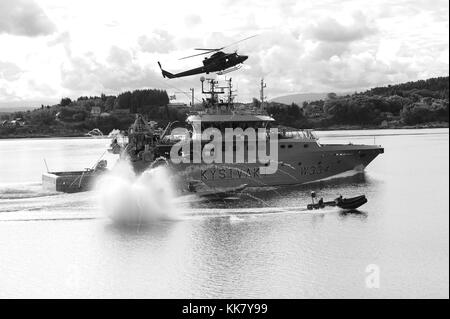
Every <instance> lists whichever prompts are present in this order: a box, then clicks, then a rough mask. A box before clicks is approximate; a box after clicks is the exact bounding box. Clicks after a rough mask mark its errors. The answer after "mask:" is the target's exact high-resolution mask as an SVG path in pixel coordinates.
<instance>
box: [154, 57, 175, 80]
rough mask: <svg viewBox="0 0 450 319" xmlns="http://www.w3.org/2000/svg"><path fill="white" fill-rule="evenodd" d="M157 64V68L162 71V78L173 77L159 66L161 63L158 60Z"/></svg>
mask: <svg viewBox="0 0 450 319" xmlns="http://www.w3.org/2000/svg"><path fill="white" fill-rule="evenodd" d="M158 65H159V68H160V69H161V72H162V75H163V77H164V78H169V79H173V78H174V77H175V76H174V75H173V74H172V73H170V72H167V71H166V70H164V69H163V68H162V66H161V63H159V61H158Z"/></svg>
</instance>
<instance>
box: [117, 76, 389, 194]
mask: <svg viewBox="0 0 450 319" xmlns="http://www.w3.org/2000/svg"><path fill="white" fill-rule="evenodd" d="M205 82H206V85H205ZM201 83H202V93H203V94H206V95H207V96H209V97H207V98H206V99H203V103H202V106H201V108H200V110H197V111H192V112H190V114H189V115H188V117H187V119H186V121H185V123H180V122H174V123H169V125H168V126H167V127H166V129H165V130H164V131H163V132H160V133H159V134H158V133H157V132H155V130H154V129H152V128H151V127H150V126H149V125H148V124H147V122H146V121H144V119H143V117H142V116H139V115H138V116H137V118H136V121H135V123H134V124H133V125H132V126H131V127H130V129H129V132H128V142H126V143H124V144H122V145H119V143H118V141H117V139H115V140H114V141H113V143H112V145H111V146H112V147H111V149H110V150H111V151H112V152H113V153H116V154H121V157H126V158H128V159H129V160H130V161H131V163H132V165H133V167H134V169H135V171H136V172H142V171H144V170H146V169H148V168H149V167H154V166H155V165H159V164H161V163H163V164H165V165H168V166H169V167H170V168H171V170H172V171H173V173H174V174H175V176H177V178H178V181H177V185H178V186H179V187H180V188H181V189H187V190H195V188H196V187H197V186H198V185H202V186H205V187H207V188H209V189H233V188H235V189H238V188H240V187H242V186H243V185H245V186H249V187H261V186H277V185H292V184H304V183H310V182H315V181H320V180H326V179H331V178H333V177H337V176H340V175H341V174H343V173H346V172H349V171H363V170H364V168H365V167H366V166H367V165H369V163H370V162H372V160H374V159H375V157H377V156H378V154H381V153H383V152H384V149H383V148H382V147H381V146H376V145H353V144H321V143H320V142H319V139H318V138H317V137H316V135H315V134H314V132H313V131H312V130H297V129H291V128H286V127H278V134H277V136H276V137H277V138H276V145H275V147H277V152H278V154H277V160H276V163H275V164H276V166H277V167H276V171H275V172H274V173H271V174H266V173H264V172H263V171H264V167H267V166H268V165H269V164H273V163H265V164H264V165H262V164H261V163H259V162H258V161H256V162H255V161H251V160H249V157H248V156H249V154H251V151H253V149H252V147H255V145H256V144H255V143H253V144H252V143H251V142H252V141H251V140H249V139H248V137H247V138H246V137H245V136H236V137H235V140H233V143H232V144H226V143H223V144H222V151H223V152H222V153H223V156H225V153H227V152H233V155H235V154H236V153H237V152H239V151H241V152H243V154H244V161H243V162H241V163H237V162H235V163H224V162H223V161H222V163H211V164H206V163H204V162H201V163H198V162H197V163H194V162H193V161H192V158H193V157H194V156H195V152H196V150H195V148H194V147H192V146H193V143H195V141H197V142H198V143H199V145H201V150H202V152H203V151H204V148H205V146H206V144H208V143H209V142H210V139H205V137H204V136H203V137H202V133H203V132H204V131H205V130H206V129H208V128H211V127H212V128H216V129H217V130H219V131H220V132H222V133H223V132H224V131H225V129H227V128H232V129H235V128H242V129H243V130H246V129H248V128H254V129H255V130H256V129H258V128H259V129H263V130H266V131H267V133H268V132H269V131H270V129H272V128H276V127H277V125H276V122H275V120H274V118H273V117H272V116H270V115H269V114H267V112H266V110H265V109H264V103H261V104H262V106H261V107H259V108H255V107H242V106H241V107H238V106H235V103H234V102H233V100H234V97H235V96H234V95H233V90H232V84H231V79H229V80H227V85H226V86H220V85H219V82H218V81H216V80H214V79H205V78H204V77H202V78H201ZM208 84H209V88H208V87H207V88H205V86H208ZM263 88H264V86H263V85H262V86H261V90H263ZM222 96H223V97H224V99H221V98H220V97H222ZM261 96H263V94H261ZM180 132H182V133H180ZM267 136H268V135H267ZM257 138H260V136H259V135H258V136H257ZM270 138H273V136H272V135H271V137H270ZM270 138H268V139H267V141H266V143H267V145H268V144H269V143H270ZM239 139H241V143H238V140H239ZM177 143H178V145H180V144H181V145H183V143H185V144H189V146H190V148H188V149H190V152H189V154H182V152H181V151H179V154H180V156H182V157H183V158H187V159H188V161H187V162H181V163H174V162H173V161H171V158H170V154H171V149H172V147H174V145H175V144H177ZM242 147H243V149H240V148H242ZM256 147H258V146H256ZM268 149H269V148H268ZM197 151H199V150H197Z"/></svg>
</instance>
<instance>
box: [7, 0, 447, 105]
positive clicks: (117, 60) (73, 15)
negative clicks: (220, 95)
mask: <svg viewBox="0 0 450 319" xmlns="http://www.w3.org/2000/svg"><path fill="white" fill-rule="evenodd" d="M252 35H257V36H256V37H254V38H251V39H249V40H247V41H244V42H241V43H239V44H238V45H236V46H232V47H230V48H228V49H227V50H229V51H230V52H232V51H234V50H237V52H238V53H240V54H244V55H249V59H248V60H247V61H245V63H244V67H243V68H242V69H241V70H239V71H235V72H232V73H229V74H228V75H227V77H232V78H233V83H234V87H235V88H236V89H237V94H238V100H239V101H249V100H251V98H252V97H259V81H260V79H261V78H262V77H263V78H264V79H265V81H266V82H267V89H266V95H267V97H268V98H269V99H270V98H274V97H277V96H281V95H285V94H292V93H313V92H353V91H360V90H364V89H367V88H371V87H374V86H379V85H387V84H395V83H401V82H406V81H414V80H418V79H426V78H430V77H436V76H447V75H448V74H449V3H448V1H447V0H395V1H393V0H390V1H387V0H372V1H363V0H358V1H355V0H312V1H310V0H214V1H211V0H209V1H196V0H190V1H173V0H164V1H148V0H147V1H137V0H127V1H111V0H89V1H86V0H0V111H1V109H2V108H6V107H9V106H17V105H33V104H37V105H38V106H39V105H40V103H44V104H45V103H49V104H52V103H56V102H58V101H59V100H60V99H61V97H66V96H67V97H70V98H72V99H74V98H77V97H79V96H84V95H88V96H90V95H100V94H101V93H104V94H107V95H108V94H118V93H120V92H123V91H126V90H134V89H142V88H161V89H166V90H167V91H168V93H169V94H173V93H176V95H177V99H178V100H179V101H183V100H187V97H186V95H187V94H184V93H180V92H187V91H189V88H191V87H193V88H195V89H196V91H197V92H198V91H199V90H200V82H199V77H196V76H192V77H186V78H182V79H172V80H169V79H164V78H163V77H162V76H161V73H160V71H159V67H158V65H157V61H160V62H161V64H162V65H163V67H164V68H165V69H167V70H168V71H171V72H178V71H183V70H186V69H189V68H194V67H198V66H200V65H201V61H202V57H196V58H191V59H186V60H179V58H181V57H183V56H185V55H189V54H194V53H196V52H195V51H194V50H193V48H196V47H222V46H224V45H227V44H229V43H232V42H235V41H237V40H239V39H242V38H245V37H249V36H252ZM225 51H226V50H225ZM218 79H219V80H223V79H224V76H219V77H218Z"/></svg>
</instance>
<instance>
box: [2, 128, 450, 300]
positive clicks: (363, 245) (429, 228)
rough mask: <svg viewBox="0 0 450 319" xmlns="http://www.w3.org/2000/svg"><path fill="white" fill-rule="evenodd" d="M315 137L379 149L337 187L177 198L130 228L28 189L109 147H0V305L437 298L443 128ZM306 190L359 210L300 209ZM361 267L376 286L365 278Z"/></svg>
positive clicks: (72, 199) (443, 294)
mask: <svg viewBox="0 0 450 319" xmlns="http://www.w3.org/2000/svg"><path fill="white" fill-rule="evenodd" d="M319 136H320V137H321V142H323V143H340V142H344V143H347V142H349V141H351V142H353V143H355V144H356V143H366V144H373V143H374V136H375V142H376V143H377V144H381V145H383V146H384V147H385V154H382V155H380V156H379V157H378V158H376V159H375V161H374V162H372V163H371V164H370V165H369V167H368V168H367V170H366V172H365V174H364V175H357V176H353V177H349V178H346V179H342V180H332V181H328V182H326V183H319V184H312V185H307V186H296V187H278V188H270V189H254V190H251V192H249V193H248V196H247V195H245V194H244V195H243V196H242V197H241V198H240V199H238V198H235V199H229V200H226V201H220V202H208V201H200V200H199V199H197V198H196V197H195V196H185V197H183V198H181V199H180V198H178V199H177V200H176V201H175V202H174V205H177V206H180V207H182V209H180V212H178V215H177V217H176V218H172V219H169V220H167V219H164V220H160V221H157V222H154V223H153V224H151V225H150V226H148V227H131V228H123V227H118V226H115V225H114V224H113V223H112V222H111V221H110V219H108V218H107V217H105V214H104V213H103V212H102V211H101V205H100V204H99V200H98V195H99V194H98V192H88V193H79V194H58V193H56V194H55V193H51V192H46V191H43V190H42V188H41V185H40V178H41V174H42V172H43V171H45V170H46V168H45V164H44V162H43V158H45V159H46V161H47V164H48V166H49V168H50V169H51V170H66V169H80V168H84V167H91V166H92V165H93V164H94V163H95V162H96V161H97V160H98V159H99V158H100V157H101V155H102V153H103V152H104V149H105V147H106V146H107V144H108V140H105V139H17V140H0V297H119V298H122V297H124V298H125V297H149V298H164V297H176V298H177V297H180V298H200V297H201V298H209V297H219V298H220V297H239V298H259V297H268V298H283V297H285V298H323V297H327V298H328V297H338V298H347V297H356V298H388V297H394V298H395V297H400V298H415V297H425V298H428V297H438V298H448V297H449V271H448V269H449V218H448V211H449V197H448V190H449V177H448V173H449V171H448V170H449V158H448V154H449V153H448V145H449V144H448V143H449V131H448V129H430V130H380V131H346V132H343V131H335V132H320V133H319ZM105 156H106V157H107V159H108V160H109V163H110V164H112V163H113V161H112V160H113V157H112V156H111V155H109V154H106V155H105ZM311 190H315V191H316V192H318V193H319V194H320V196H323V197H324V198H325V199H328V198H334V197H335V196H337V195H338V194H343V195H344V196H345V195H354V194H362V193H364V194H366V195H367V197H368V199H369V202H368V203H367V204H366V205H364V206H363V207H362V209H361V212H360V213H359V214H345V213H343V212H341V211H339V210H337V209H335V208H330V209H326V210H324V211H322V212H319V213H318V212H314V213H311V212H310V211H305V210H304V207H305V206H306V204H307V203H308V202H309V198H308V196H309V192H310V191H311ZM370 265H375V267H377V269H379V288H368V286H367V284H366V282H367V277H368V276H370V274H369V273H368V272H366V270H368V269H371V268H370V267H373V266H370ZM368 267H369V268H368ZM369 278H371V277H369Z"/></svg>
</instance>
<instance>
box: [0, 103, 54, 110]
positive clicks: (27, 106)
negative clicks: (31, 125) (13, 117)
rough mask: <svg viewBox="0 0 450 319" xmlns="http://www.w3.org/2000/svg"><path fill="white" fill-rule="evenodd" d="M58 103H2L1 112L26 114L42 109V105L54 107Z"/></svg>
mask: <svg viewBox="0 0 450 319" xmlns="http://www.w3.org/2000/svg"><path fill="white" fill-rule="evenodd" d="M56 103H58V102H57V101H51V100H50V101H49V100H48V101H38V100H29V101H14V102H0V112H7V113H12V112H24V111H28V110H33V109H36V108H39V107H41V105H53V104H56Z"/></svg>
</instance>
